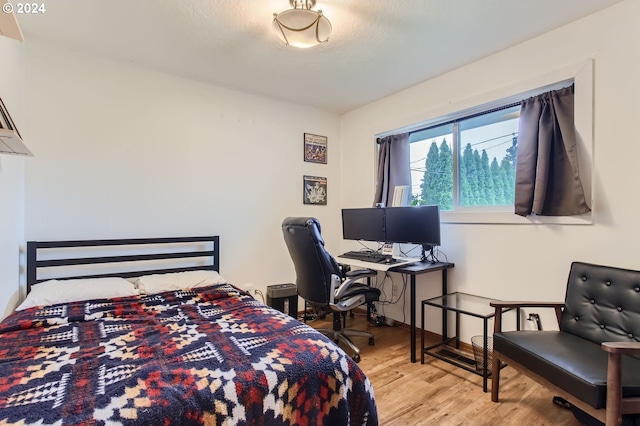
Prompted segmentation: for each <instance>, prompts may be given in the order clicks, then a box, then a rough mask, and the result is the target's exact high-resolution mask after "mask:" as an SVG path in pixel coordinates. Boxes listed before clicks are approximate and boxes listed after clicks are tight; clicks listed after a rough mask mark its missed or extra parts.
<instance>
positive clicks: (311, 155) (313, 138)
mask: <svg viewBox="0 0 640 426" xmlns="http://www.w3.org/2000/svg"><path fill="white" fill-rule="evenodd" d="M304 161H307V162H310V163H319V164H327V137H326V136H320V135H314V134H312V133H305V134H304Z"/></svg>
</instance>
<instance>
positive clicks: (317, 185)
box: [302, 176, 327, 206]
mask: <svg viewBox="0 0 640 426" xmlns="http://www.w3.org/2000/svg"><path fill="white" fill-rule="evenodd" d="M302 188H303V189H302V200H303V203H304V204H317V205H320V206H326V205H327V178H326V177H319V176H303V177H302Z"/></svg>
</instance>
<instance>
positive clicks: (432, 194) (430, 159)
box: [420, 140, 440, 204]
mask: <svg viewBox="0 0 640 426" xmlns="http://www.w3.org/2000/svg"><path fill="white" fill-rule="evenodd" d="M439 157H440V153H439V151H438V144H437V143H436V141H435V140H434V141H432V142H431V146H430V147H429V152H428V153H427V158H426V159H425V163H424V175H423V178H422V184H421V185H420V188H421V189H422V191H421V198H422V202H423V204H435V203H434V199H436V198H437V196H438V195H437V192H438V179H439V170H438V166H439V163H440V160H439Z"/></svg>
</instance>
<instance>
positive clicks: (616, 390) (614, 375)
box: [605, 352, 622, 426]
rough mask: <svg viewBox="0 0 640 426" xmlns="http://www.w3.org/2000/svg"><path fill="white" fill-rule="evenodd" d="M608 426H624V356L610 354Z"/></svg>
mask: <svg viewBox="0 0 640 426" xmlns="http://www.w3.org/2000/svg"><path fill="white" fill-rule="evenodd" d="M605 419H606V425H607V426H614V425H621V424H622V354H620V353H612V352H609V361H608V364H607V411H606V412H605Z"/></svg>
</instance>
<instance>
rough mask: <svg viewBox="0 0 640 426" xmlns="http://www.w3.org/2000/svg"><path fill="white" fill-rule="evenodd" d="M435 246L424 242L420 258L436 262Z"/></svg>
mask: <svg viewBox="0 0 640 426" xmlns="http://www.w3.org/2000/svg"><path fill="white" fill-rule="evenodd" d="M433 247H434V246H432V245H431V244H422V255H421V256H420V260H422V261H424V260H427V261H429V262H431V263H436V261H435V256H434V255H433Z"/></svg>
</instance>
